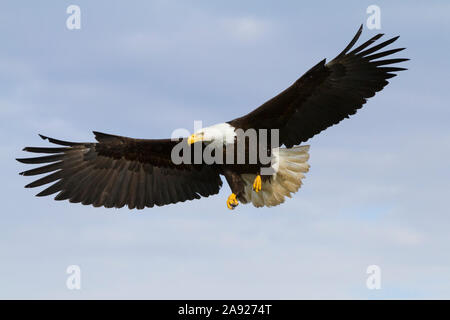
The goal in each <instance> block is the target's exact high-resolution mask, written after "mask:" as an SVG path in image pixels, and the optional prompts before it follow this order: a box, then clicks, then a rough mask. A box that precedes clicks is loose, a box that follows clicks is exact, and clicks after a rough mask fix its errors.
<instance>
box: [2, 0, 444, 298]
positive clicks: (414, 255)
mask: <svg viewBox="0 0 450 320" xmlns="http://www.w3.org/2000/svg"><path fill="white" fill-rule="evenodd" d="M70 4H77V5H79V6H80V8H81V30H72V31H70V30H68V29H67V28H66V26H65V21H66V19H67V17H68V15H67V14H66V8H67V7H68V6H69V5H70ZM371 4H376V5H378V6H379V7H380V8H381V30H379V31H378V30H368V29H367V28H365V30H364V33H363V36H362V40H365V39H368V38H369V37H371V36H372V35H374V34H375V33H378V32H383V33H386V37H391V36H395V35H401V37H400V39H399V40H398V41H397V42H396V46H399V47H407V50H405V51H404V52H402V54H401V55H399V56H403V57H408V58H411V61H409V62H407V63H405V64H404V65H405V66H406V67H407V68H409V70H408V71H406V72H403V73H401V74H400V75H399V76H398V77H396V78H394V79H392V81H391V84H389V85H388V87H386V88H385V89H384V90H383V91H382V92H381V93H380V94H378V95H377V96H376V97H375V98H373V99H371V100H370V101H369V102H368V103H367V104H366V106H365V107H364V108H363V109H362V110H360V111H359V112H358V114H357V115H355V116H353V117H352V118H351V119H350V120H345V121H344V122H342V123H340V124H339V125H338V126H335V127H332V128H330V129H328V130H327V131H325V132H323V133H322V134H320V135H319V136H316V137H314V138H313V139H311V140H310V141H309V142H308V144H310V145H311V151H310V154H311V158H310V165H311V169H310V172H309V173H308V174H307V177H306V179H305V180H304V185H303V186H302V189H300V191H299V192H298V193H297V194H296V195H295V196H294V197H293V199H290V200H288V201H287V202H286V203H285V204H283V205H281V206H278V207H275V208H270V209H266V208H264V209H256V208H254V207H252V206H250V205H246V206H243V205H241V206H239V207H238V208H237V209H236V210H235V211H233V212H230V211H229V210H228V209H227V208H226V205H225V202H226V198H227V197H228V195H229V193H230V191H229V188H228V186H224V187H223V188H222V190H221V193H220V194H219V195H217V196H215V197H212V198H208V199H203V200H201V201H193V202H189V203H183V204H179V205H172V206H167V207H161V208H153V209H147V210H144V211H139V212H138V211H129V210H128V209H119V210H115V209H104V208H91V207H86V206H82V205H78V204H70V203H67V202H56V201H53V200H52V198H49V197H48V198H36V197H34V196H33V195H34V194H35V193H36V190H29V189H24V188H23V186H24V185H25V184H26V183H27V182H28V181H30V180H29V179H26V178H24V177H21V176H19V175H18V174H17V173H18V172H20V171H23V170H24V168H25V166H24V165H22V164H20V163H17V162H16V161H15V160H14V158H16V157H22V156H24V154H23V153H22V152H21V149H22V148H23V147H24V146H36V145H38V146H39V145H41V146H43V145H45V142H43V141H42V140H40V139H39V137H38V136H37V133H42V134H45V135H48V136H52V137H56V138H61V139H68V140H78V141H92V140H93V136H92V133H91V131H92V130H97V131H103V132H109V133H115V134H121V135H127V136H131V137H143V138H152V137H155V138H156V137H170V135H171V133H172V131H173V130H174V129H176V128H187V129H189V130H192V127H193V122H194V120H202V121H203V123H204V124H205V125H211V124H214V123H217V122H223V121H226V120H230V119H233V118H235V117H237V116H240V115H242V114H244V113H247V112H248V111H250V110H252V109H253V108H255V107H257V106H259V105H260V104H261V103H263V102H264V101H266V100H267V99H269V98H271V97H272V96H274V95H275V94H277V93H278V92H280V91H281V90H283V89H284V88H286V87H287V86H289V85H290V84H291V83H292V82H293V81H295V80H296V79H297V78H298V77H300V76H301V75H302V73H303V72H304V71H306V70H307V69H309V68H310V67H311V66H313V65H314V64H315V63H317V62H318V61H320V60H321V59H323V58H327V59H331V58H333V57H334V56H335V55H336V54H337V53H339V52H340V51H341V50H342V49H343V48H344V47H345V45H346V44H347V43H348V42H349V41H350V39H351V38H352V37H353V35H354V33H355V32H356V30H357V28H358V27H359V25H360V24H361V23H364V22H365V21H366V19H367V17H368V15H367V14H366V8H367V7H368V6H369V5H371ZM449 9H450V4H449V3H448V1H434V2H432V3H426V4H425V3H423V2H422V3H421V2H414V1H411V2H408V4H404V3H393V2H388V1H377V2H372V1H352V2H350V1H349V2H346V4H345V5H342V4H338V3H335V2H332V1H322V2H315V3H314V4H311V3H308V4H306V3H305V4H302V3H301V2H300V1H283V3H282V4H280V3H279V2H278V1H245V2H241V1H226V2H221V3H220V4H219V2H213V1H182V2H181V1H126V2H125V1H120V2H119V1H95V2H94V1H58V2H55V1H40V2H39V3H33V2H29V3H27V5H23V4H22V5H21V4H20V3H19V2H17V1H4V2H3V3H2V10H1V11H0V34H1V39H2V45H1V48H2V50H0V115H1V117H0V122H1V130H2V131H1V133H2V138H3V141H2V144H1V146H0V153H1V158H0V161H1V166H0V167H1V170H2V175H1V176H2V184H1V185H0V188H1V194H2V203H3V206H2V211H1V215H2V222H1V224H0V260H1V262H2V263H0V298H26V299H29V298H38V299H41V298H62V299H80V298H87V299H91V298H113V299H114V298H138V299H141V298H150V299H152V298H153V299H164V298H167V299H170V298H178V299H198V298H210V299H216V298H266V299H271V298H274V299H279V298H286V299H298V298H307V299H309V298H331V299H336V298H343V299H353V298H357V299H392V298H438V299H441V298H447V299H448V298H450V256H449V254H448V252H449V251H450V241H449V240H450V236H449V232H448V228H449V225H450V214H449V209H448V205H447V199H448V193H449V188H450V171H449V170H448V158H449V157H450V148H449V147H450V130H449V128H448V123H449V116H450V111H449V108H448V101H449V98H450V93H449V90H448V74H447V72H448V70H449V64H450V62H449V60H448V58H447V55H448V54H447V53H448V52H449V50H450V45H449V42H448V41H447V37H448V34H449V33H450V20H449V19H448V12H449ZM374 264H375V265H378V266H380V268H381V271H382V281H381V283H382V288H381V290H368V289H367V288H366V278H367V276H368V275H367V274H366V268H367V266H369V265H374ZM69 265H79V266H80V268H81V272H82V277H81V283H82V288H81V290H78V291H77V290H72V291H71V290H68V289H67V288H66V278H67V276H68V275H67V274H66V268H67V266H69Z"/></svg>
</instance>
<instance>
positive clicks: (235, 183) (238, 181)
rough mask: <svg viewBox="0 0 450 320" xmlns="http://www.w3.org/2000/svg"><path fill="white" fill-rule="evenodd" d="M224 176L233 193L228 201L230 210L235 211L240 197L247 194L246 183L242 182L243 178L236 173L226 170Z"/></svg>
mask: <svg viewBox="0 0 450 320" xmlns="http://www.w3.org/2000/svg"><path fill="white" fill-rule="evenodd" d="M223 175H224V176H225V178H226V179H227V182H228V185H229V186H230V188H231V191H232V192H233V193H232V194H231V195H230V196H229V197H228V199H227V207H228V209H231V210H233V209H234V208H236V207H237V206H238V204H239V201H238V199H239V197H240V196H243V195H244V192H245V182H244V180H242V178H241V176H240V175H239V174H237V173H236V172H234V171H231V170H228V169H225V170H224V172H223Z"/></svg>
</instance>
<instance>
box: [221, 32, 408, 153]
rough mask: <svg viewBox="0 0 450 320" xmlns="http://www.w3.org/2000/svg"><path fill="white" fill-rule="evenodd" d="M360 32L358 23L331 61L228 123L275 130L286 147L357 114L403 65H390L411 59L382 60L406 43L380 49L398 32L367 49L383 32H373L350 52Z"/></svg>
mask: <svg viewBox="0 0 450 320" xmlns="http://www.w3.org/2000/svg"><path fill="white" fill-rule="evenodd" d="M361 32H362V25H361V27H360V28H359V30H358V32H357V33H356V35H355V37H354V38H353V40H352V41H351V42H350V43H349V45H348V46H347V47H346V48H345V49H344V50H343V51H342V52H341V53H340V54H339V55H338V56H337V57H336V58H334V59H333V60H331V61H330V62H328V63H325V59H324V60H322V61H321V62H319V63H318V64H317V65H315V66H314V67H313V68H311V69H310V70H309V71H308V72H306V73H305V74H304V75H303V76H302V77H301V78H300V79H298V80H297V81H296V82H295V83H294V84H293V85H292V86H290V87H289V88H287V89H286V90H284V91H283V92H281V93H280V94H279V95H277V96H276V97H274V98H272V99H271V100H269V101H267V102H266V103H264V104H263V105H262V106H260V107H259V108H257V109H255V110H253V111H252V112H250V113H249V114H247V115H245V116H243V117H240V118H237V119H234V120H232V121H230V122H229V123H230V124H231V125H232V126H234V127H239V128H242V129H244V130H246V129H250V128H253V129H279V130H280V131H279V134H280V135H279V138H280V141H279V142H280V145H282V144H284V145H285V146H286V147H288V148H290V147H292V146H294V145H298V144H300V143H301V142H305V141H307V140H308V139H309V138H311V137H312V136H314V135H316V134H318V133H319V132H321V131H322V130H325V129H326V128H328V127H330V126H332V125H334V124H337V123H338V122H340V121H341V120H343V119H344V118H348V117H349V116H350V115H352V114H355V113H356V111H357V110H358V109H359V108H361V107H362V105H363V104H364V103H366V99H367V98H370V97H373V96H374V95H375V93H376V92H378V91H380V90H382V89H383V88H384V86H386V85H387V84H388V81H387V79H389V78H392V77H395V76H396V74H395V73H394V72H397V71H401V70H406V69H405V68H399V67H393V66H392V65H393V64H396V63H398V62H402V61H406V60H409V59H402V58H397V59H381V60H380V58H384V57H386V56H389V55H391V54H393V53H396V52H399V51H401V50H403V49H404V48H398V49H391V50H386V51H382V52H379V50H380V49H382V48H384V47H386V46H387V45H389V44H391V43H393V42H394V41H395V40H397V39H398V37H395V38H392V39H390V40H387V41H385V42H382V43H380V44H378V45H375V46H372V47H370V48H368V47H369V46H370V45H371V44H373V43H374V42H375V41H376V40H378V39H379V38H381V36H382V35H383V34H377V35H376V36H374V37H373V38H371V39H370V40H368V41H367V42H365V43H363V44H362V45H360V46H359V47H357V48H356V49H354V50H352V51H350V50H351V49H352V47H353V45H354V44H355V43H356V41H357V40H358V38H359V37H360V35H361Z"/></svg>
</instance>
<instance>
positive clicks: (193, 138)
mask: <svg viewBox="0 0 450 320" xmlns="http://www.w3.org/2000/svg"><path fill="white" fill-rule="evenodd" d="M199 141H203V134H195V133H194V134H191V135H190V136H189V138H188V141H187V142H188V144H189V145H191V144H193V143H196V142H199Z"/></svg>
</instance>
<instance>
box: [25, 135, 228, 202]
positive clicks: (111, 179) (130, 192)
mask: <svg viewBox="0 0 450 320" xmlns="http://www.w3.org/2000/svg"><path fill="white" fill-rule="evenodd" d="M94 134H95V138H96V139H97V141H98V142H97V143H75V142H67V141H61V140H56V139H52V138H48V137H44V136H41V137H42V138H43V139H48V141H49V142H51V143H54V144H57V145H60V146H59V147H56V148H40V147H38V148H36V147H27V148H25V149H24V151H28V152H33V153H44V154H50V155H47V156H41V157H35V158H23V159H17V160H18V161H20V162H22V163H29V164H43V163H49V164H47V165H44V166H42V167H38V168H35V169H31V170H28V171H24V172H22V173H21V174H22V175H24V176H34V175H38V174H48V173H50V174H48V175H46V176H44V177H43V178H40V179H38V180H36V181H34V182H32V183H30V184H28V185H26V187H27V188H33V187H38V186H42V185H46V184H49V183H53V184H52V185H50V186H49V187H48V188H47V189H45V190H43V191H42V192H40V193H38V194H37V196H47V195H51V194H54V193H57V192H58V194H57V195H56V197H55V200H66V199H68V200H70V202H81V203H83V204H86V205H93V206H95V207H99V206H104V207H107V208H111V207H116V208H121V207H123V206H125V205H128V207H129V208H130V209H133V208H137V209H143V208H144V207H153V206H154V205H157V206H162V205H166V204H169V203H176V202H180V201H186V200H192V199H199V198H200V197H201V196H203V197H207V196H209V195H213V194H217V193H218V192H219V189H220V187H221V186H222V180H221V179H220V176H219V173H218V172H217V171H216V170H215V169H214V167H212V166H204V165H190V164H182V165H177V166H175V165H174V164H173V163H172V161H171V151H172V148H173V147H174V146H175V144H177V143H178V142H179V141H172V140H170V139H165V140H143V139H132V138H127V137H121V136H114V135H109V134H104V133H99V132H94Z"/></svg>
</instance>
